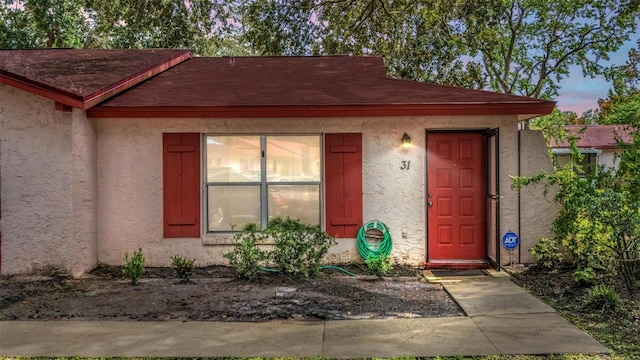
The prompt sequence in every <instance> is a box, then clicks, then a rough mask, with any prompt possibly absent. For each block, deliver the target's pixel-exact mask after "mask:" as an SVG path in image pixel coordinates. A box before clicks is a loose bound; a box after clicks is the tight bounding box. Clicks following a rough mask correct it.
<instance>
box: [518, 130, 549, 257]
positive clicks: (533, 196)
mask: <svg viewBox="0 0 640 360" xmlns="http://www.w3.org/2000/svg"><path fill="white" fill-rule="evenodd" d="M520 141H521V145H520V147H521V151H520V158H521V175H522V176H535V175H538V174H540V173H541V172H542V171H545V172H547V173H550V172H552V171H553V163H552V161H551V157H550V156H549V152H548V150H547V145H546V143H545V140H544V137H543V136H542V133H541V132H540V131H534V130H522V131H521V132H520ZM546 190H547V191H546V194H545V186H544V184H534V185H529V186H525V187H523V188H522V190H521V192H520V234H521V235H520V237H521V239H520V240H521V242H522V246H521V247H520V248H519V249H518V250H519V251H518V253H517V255H518V258H517V259H516V262H522V263H531V262H533V261H534V258H533V256H532V255H531V254H530V253H529V251H528V249H530V248H532V247H533V246H535V245H536V244H537V243H538V241H539V240H540V239H541V238H543V237H546V238H552V237H553V233H552V232H551V225H552V223H553V221H554V220H555V218H556V217H557V208H556V205H555V202H554V200H553V195H554V192H555V189H554V188H553V187H549V188H547V189H546Z"/></svg>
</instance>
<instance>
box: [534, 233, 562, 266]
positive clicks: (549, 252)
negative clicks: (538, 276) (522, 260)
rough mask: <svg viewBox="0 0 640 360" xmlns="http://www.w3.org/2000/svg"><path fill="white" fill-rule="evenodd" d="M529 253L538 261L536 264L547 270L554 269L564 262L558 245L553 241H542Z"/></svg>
mask: <svg viewBox="0 0 640 360" xmlns="http://www.w3.org/2000/svg"><path fill="white" fill-rule="evenodd" d="M529 252H530V253H531V255H533V257H534V258H535V259H536V263H537V264H538V265H539V266H541V267H543V268H545V269H549V268H552V267H553V266H554V265H556V264H557V263H559V262H560V261H561V260H562V254H561V253H560V251H558V245H557V244H556V242H555V241H554V240H552V239H547V238H542V239H540V241H538V243H537V244H536V245H535V246H534V247H532V248H531V249H529Z"/></svg>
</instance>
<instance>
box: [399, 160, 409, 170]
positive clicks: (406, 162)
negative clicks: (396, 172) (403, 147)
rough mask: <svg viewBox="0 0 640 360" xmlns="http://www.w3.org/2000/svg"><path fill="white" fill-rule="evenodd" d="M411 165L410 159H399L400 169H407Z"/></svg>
mask: <svg viewBox="0 0 640 360" xmlns="http://www.w3.org/2000/svg"><path fill="white" fill-rule="evenodd" d="M409 167H411V160H403V161H400V170H409Z"/></svg>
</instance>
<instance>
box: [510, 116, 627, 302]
mask: <svg viewBox="0 0 640 360" xmlns="http://www.w3.org/2000/svg"><path fill="white" fill-rule="evenodd" d="M626 120H628V121H629V123H630V124H631V125H630V126H629V127H627V131H628V134H629V136H630V137H631V141H629V140H626V142H624V141H622V139H621V137H620V136H619V135H616V140H617V142H618V145H619V146H620V148H621V152H620V154H618V155H617V160H618V169H617V170H615V171H613V170H611V169H607V168H603V167H599V168H597V169H596V171H590V172H586V173H585V172H582V171H581V169H580V166H577V165H578V162H579V161H580V159H581V157H582V154H580V150H579V149H578V148H577V146H575V139H572V138H569V141H570V149H571V161H570V162H569V163H568V164H567V165H566V166H564V167H561V168H556V170H555V171H554V172H553V173H550V174H547V173H544V172H543V173H540V174H539V175H536V176H532V177H514V178H513V180H514V186H515V187H517V188H520V187H521V186H524V185H528V184H532V183H538V182H541V181H543V182H544V183H545V186H552V187H553V190H554V199H555V201H556V203H557V204H558V205H559V212H558V214H559V215H558V217H557V218H556V220H555V221H554V223H553V232H554V233H555V239H556V241H557V244H558V245H562V247H563V250H565V251H566V257H565V259H566V260H569V261H571V262H572V263H573V264H574V265H575V266H576V267H577V268H579V269H585V268H589V267H590V268H601V269H603V270H606V271H609V272H612V273H616V274H618V275H619V276H621V278H622V279H623V281H624V283H625V286H626V288H627V290H628V291H629V292H630V293H634V292H635V291H637V289H638V284H639V282H638V277H639V274H640V177H638V173H640V122H639V121H640V119H638V118H635V117H629V118H626ZM560 140H562V139H560Z"/></svg>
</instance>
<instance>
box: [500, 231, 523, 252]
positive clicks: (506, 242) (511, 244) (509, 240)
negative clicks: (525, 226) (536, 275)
mask: <svg viewBox="0 0 640 360" xmlns="http://www.w3.org/2000/svg"><path fill="white" fill-rule="evenodd" d="M518 245H520V238H519V237H518V235H516V233H514V232H513V231H507V233H505V234H504V236H502V246H504V247H505V248H507V249H508V250H513V249H515V248H517V247H518Z"/></svg>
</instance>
